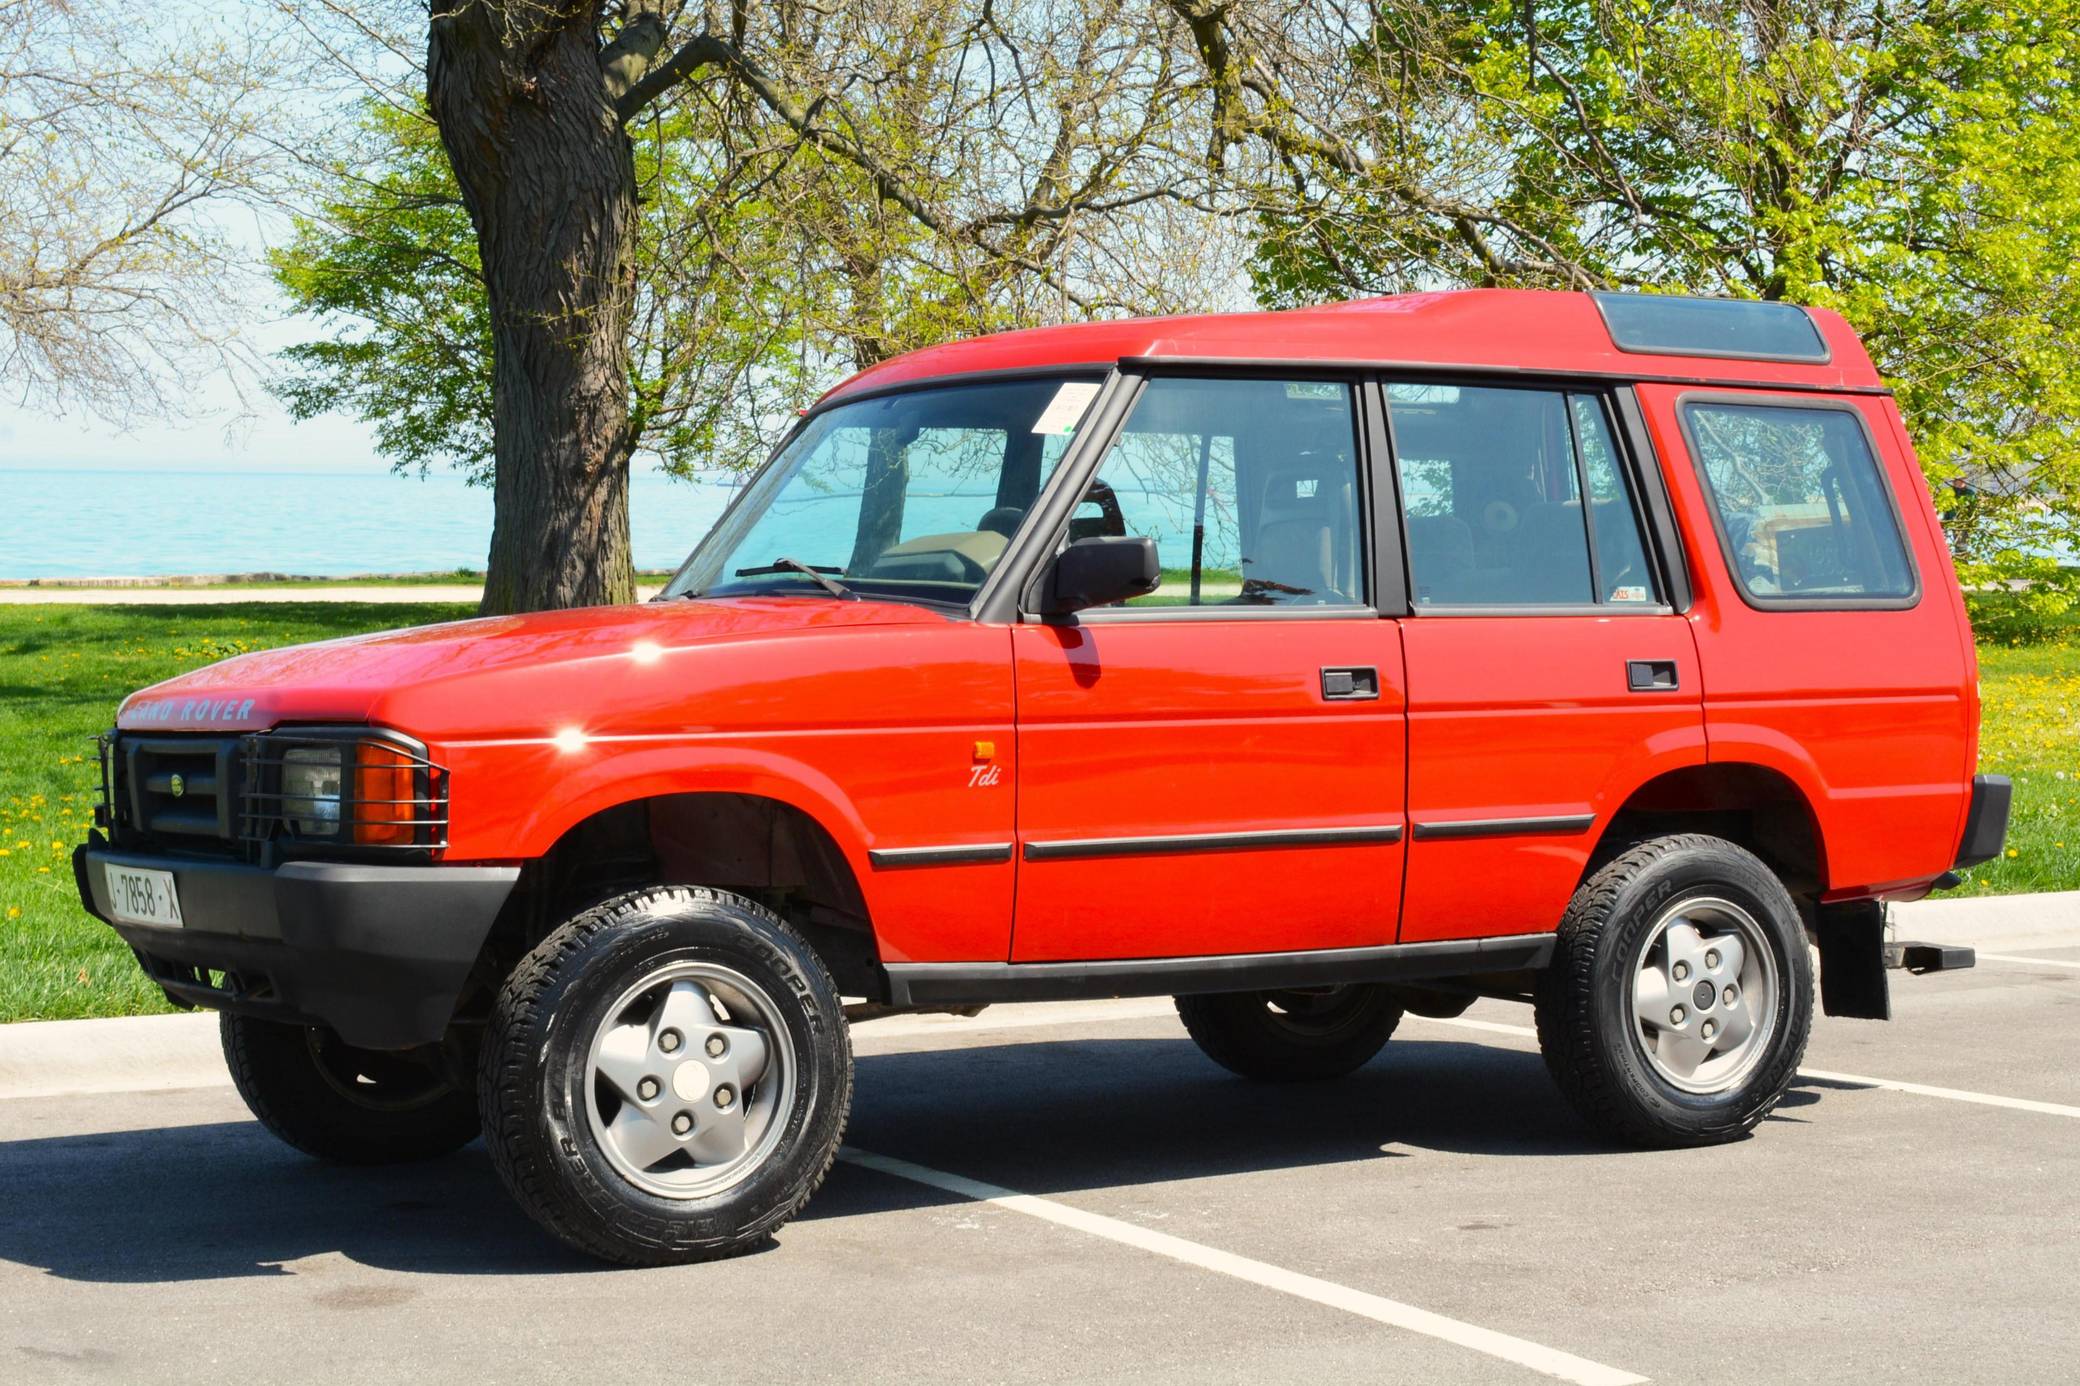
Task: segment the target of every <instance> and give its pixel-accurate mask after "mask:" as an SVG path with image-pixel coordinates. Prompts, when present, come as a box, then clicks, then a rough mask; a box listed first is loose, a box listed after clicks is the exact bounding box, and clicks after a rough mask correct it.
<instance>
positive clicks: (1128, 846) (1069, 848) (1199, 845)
mask: <svg viewBox="0 0 2080 1386" xmlns="http://www.w3.org/2000/svg"><path fill="white" fill-rule="evenodd" d="M1400 840H1401V825H1400V824H1399V823H1382V824H1379V825H1378V826H1376V827H1365V828H1276V829H1270V830H1267V831H1264V832H1250V833H1188V834H1184V835H1182V836H1176V837H1078V838H1060V839H1057V840H1055V841H1052V842H1028V843H1026V845H1025V858H1026V860H1027V861H1064V860H1067V859H1068V858H1071V857H1140V856H1166V855H1174V854H1176V853H1180V852H1245V851H1254V850H1257V849H1259V848H1265V847H1344V846H1357V845H1360V844H1365V843H1387V842H1399V841H1400Z"/></svg>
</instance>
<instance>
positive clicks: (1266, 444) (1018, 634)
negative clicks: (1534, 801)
mask: <svg viewBox="0 0 2080 1386" xmlns="http://www.w3.org/2000/svg"><path fill="white" fill-rule="evenodd" d="M1359 415H1360V406H1359V392H1358V390H1357V389H1356V388H1355V387H1354V386H1353V385H1352V384H1351V383H1349V382H1346V381H1342V380H1330V379H1293V380H1279V379H1262V378H1247V379H1246V378H1239V377H1232V378H1230V377H1206V376H1197V377H1187V376H1159V377H1157V378H1155V379H1153V380H1151V381H1149V382H1148V383H1147V385H1146V386H1145V388H1144V389H1143V391H1142V393H1141V395H1140V397H1139V399H1138V400H1137V401H1136V403H1135V405H1134V407H1133V410H1132V412H1131V414H1130V415H1129V417H1128V419H1127V422H1126V425H1125V427H1124V429H1123V431H1122V433H1121V435H1120V437H1119V438H1118V439H1117V440H1116V441H1115V442H1114V443H1113V445H1112V446H1111V448H1110V449H1109V451H1108V452H1107V453H1106V454H1105V456H1104V458H1103V459H1102V461H1101V462H1100V464H1099V466H1098V468H1097V471H1096V473H1095V475H1094V477H1093V478H1092V479H1091V480H1090V481H1089V482H1078V483H1075V484H1079V485H1083V486H1084V487H1085V488H1086V489H1085V491H1084V494H1085V496H1086V497H1087V498H1088V499H1087V500H1086V502H1085V503H1084V504H1082V505H1080V506H1079V507H1078V509H1077V512H1076V515H1075V516H1074V517H1073V518H1072V519H1071V521H1070V525H1069V532H1068V534H1067V535H1066V536H1064V537H1065V539H1073V538H1076V537H1081V536H1084V535H1087V534H1102V533H1111V534H1135V535H1147V536H1149V537H1151V538H1153V539H1155V541H1156V543H1157V545H1158V549H1159V553H1160V557H1161V560H1162V565H1163V584H1162V587H1161V588H1160V589H1159V590H1158V591H1157V592H1155V593H1154V594H1153V595H1151V596H1148V597H1144V598H1138V599H1136V600H1134V601H1131V602H1128V603H1125V604H1123V605H1121V606H1118V607H1112V608H1106V609H1103V610H1098V611H1088V612H1084V613H1082V614H1081V615H1080V616H1079V617H1077V618H1075V619H1072V620H1065V621H1051V622H1048V623H1044V624H1043V623H1039V622H1035V621H1031V620H1028V621H1026V622H1024V623H1022V624H1020V625H1019V626H1017V627H1016V628H1015V629H1014V631H1013V636H1012V646H1013V656H1014V662H1015V673H1016V688H1017V697H1018V764H1019V774H1018V840H1019V846H1020V853H1021V860H1020V862H1019V868H1018V885H1017V904H1016V911H1015V921H1014V931H1013V938H1012V953H1011V956H1012V960H1013V961H1015V962H1045V961H1059V960H1065V959H1096V958H1165V957H1183V956H1193V955H1205V954H1237V953H1252V952H1283V951H1290V950H1299V949H1321V948H1342V947H1353V946H1362V945H1374V944H1384V943H1391V942H1393V940H1394V933H1395V921H1396V915H1397V910H1398V906H1399V899H1400V893H1401V866H1402V853H1403V851H1404V843H1403V841H1402V837H1403V827H1404V824H1403V819H1402V796H1403V782H1404V774H1405V763H1404V756H1403V750H1404V738H1405V735H1406V731H1405V727H1404V722H1403V701H1404V687H1405V685H1404V679H1403V673H1402V661H1401V644H1400V637H1399V632H1398V629H1397V627H1396V625H1395V623H1394V622H1393V621H1391V620H1385V619H1382V618H1381V617H1380V615H1379V613H1378V610H1377V609H1376V606H1375V601H1376V598H1375V596H1374V591H1375V588H1374V584H1373V579H1372V569H1373V560H1372V556H1371V553H1372V547H1371V544H1370V542H1369V541H1370V536H1369V534H1368V526H1367V524H1366V523H1365V516H1366V515H1367V513H1368V504H1369V501H1370V488H1369V487H1368V486H1367V485H1366V484H1365V481H1364V475H1363V468H1362V465H1361V463H1362V452H1363V450H1362V449H1361V447H1360V443H1359V439H1360V437H1361V430H1360V427H1359V424H1360V418H1359Z"/></svg>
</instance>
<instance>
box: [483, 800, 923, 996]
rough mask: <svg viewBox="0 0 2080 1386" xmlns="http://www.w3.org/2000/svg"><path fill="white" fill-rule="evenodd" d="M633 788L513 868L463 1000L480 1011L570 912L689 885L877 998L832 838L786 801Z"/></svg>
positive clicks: (872, 960)
mask: <svg viewBox="0 0 2080 1386" xmlns="http://www.w3.org/2000/svg"><path fill="white" fill-rule="evenodd" d="M645 788H654V786H646V785H642V784H640V783H638V784H634V785H631V786H630V789H631V792H630V793H629V794H628V795H627V796H625V797H622V798H618V799H615V800H613V801H611V802H607V803H600V802H599V801H598V797H597V796H595V797H593V798H592V799H591V800H590V801H589V804H590V809H589V812H586V813H584V814H582V815H580V816H577V817H575V818H573V819H572V820H571V821H569V822H568V823H566V824H565V825H564V826H563V828H562V829H561V831H560V832H559V833H558V834H557V835H556V837H555V839H554V840H553V841H551V842H550V843H549V844H548V845H547V847H546V848H545V849H544V850H543V851H541V852H540V853H539V854H538V855H535V856H532V857H530V858H528V859H527V860H526V861H525V862H523V863H522V865H521V872H520V880H519V882H518V883H517V884H516V885H515V886H514V889H513V893H512V895H511V896H509V897H508V899H507V901H506V905H505V907H504V909H503V910H501V911H500V914H499V916H498V919H497V921H496V922H495V923H494V924H493V925H492V928H491V932H490V934H489V936H488V937H487V938H486V939H485V942H484V947H483V951H482V954H481V955H480V957H479V959H478V964H477V967H476V969H475V971H474V972H473V973H472V977H471V983H470V986H469V988H468V989H467V991H466V995H465V999H464V1010H465V1012H466V1011H467V1010H468V1009H469V1007H470V1006H471V1005H472V1004H478V1005H481V1004H485V1003H486V998H488V996H489V995H491V994H495V993H496V990H497V988H498V986H499V985H501V984H502V983H503V980H504V978H505V976H506V975H507V974H508V973H510V971H511V970H512V967H513V965H514V964H515V963H516V962H517V961H518V960H519V959H520V958H521V957H523V956H525V954H526V953H527V952H528V950H530V949H532V948H533V947H534V946H535V944H537V943H539V942H540V941H541V940H542V939H543V938H545V937H547V935H548V934H549V933H550V932H551V931H552V930H554V929H555V928H556V927H557V926H559V925H560V924H562V923H563V922H564V921H565V920H567V919H569V918H571V917H572V916H573V915H576V914H578V913H580V912H581V911H583V910H585V909H587V908H589V907H590V906H592V905H594V904H597V903H599V902H600V901H601V900H604V899H607V898H609V897H611V896H613V895H616V894H619V893H621V892H622V891H625V890H629V889H637V888H641V887H643V886H651V885H698V886H707V887H710V888H712V889H716V890H724V891H729V892H731V893H734V894H738V895H743V896H745V897H747V898H749V899H752V900H756V901H757V902H759V903H760V904H762V905H765V906H766V907H768V908H770V909H772V910H773V911H774V912H775V913H777V914H779V915H780V916H781V917H782V918H783V919H785V920H787V922H788V923H789V924H791V925H792V926H794V928H795V929H796V930H797V931H798V932H800V933H801V934H802V935H803V936H804V937H805V938H806V939H807V940H808V942H809V944H810V946H811V947H812V948H813V949H815V951H816V952H817V954H818V956H819V957H820V958H821V959H822V960H823V963H824V965H825V967H827V968H828V969H829V970H830V972H831V975H832V976H833V978H835V979H836V980H837V982H838V985H839V987H840V989H841V990H842V991H844V992H845V994H847V995H863V996H867V997H869V998H874V999H881V997H882V994H883V992H884V991H885V989H886V985H887V983H886V979H885V978H884V977H883V976H882V974H881V970H880V965H879V964H880V956H879V949H878V946H877V943H876V939H875V935H874V928H873V922H872V919H871V916H870V913H869V910H868V906H867V902H866V896H865V892H864V890H863V889H862V877H861V873H860V872H859V871H858V869H857V867H856V864H855V863H854V861H853V860H852V856H851V854H850V853H848V852H847V850H846V848H845V847H844V845H843V839H842V838H841V837H840V836H839V834H838V833H837V832H834V831H833V830H832V828H831V827H830V825H829V824H828V823H827V822H826V821H825V819H824V818H823V817H821V816H819V815H818V814H817V813H815V812H813V811H811V809H809V808H808V807H805V806H804V805H803V804H802V803H800V802H797V801H796V799H795V798H793V797H781V796H779V795H776V794H771V793H757V792H748V791H745V790H742V789H735V788H701V789H685V788H672V789H670V790H668V791H667V792H662V793H657V792H650V793H645V792H639V791H641V790H642V789H645Z"/></svg>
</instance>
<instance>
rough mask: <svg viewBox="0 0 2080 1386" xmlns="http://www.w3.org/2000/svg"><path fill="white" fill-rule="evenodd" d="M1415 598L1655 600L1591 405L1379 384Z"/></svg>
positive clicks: (1491, 391) (1562, 602)
mask: <svg viewBox="0 0 2080 1386" xmlns="http://www.w3.org/2000/svg"><path fill="white" fill-rule="evenodd" d="M1387 399H1388V403H1389V407H1390V408H1391V410H1392V412H1393V420H1394V447H1395V456H1394V462H1395V467H1396V469H1397V473H1398V476H1399V479H1400V484H1401V499H1402V507H1403V510H1404V511H1405V513H1406V515H1407V526H1408V563H1409V576H1410V578H1411V580H1412V583H1413V588H1412V591H1413V595H1414V598H1415V604H1416V606H1417V607H1418V608H1419V609H1420V608H1424V607H1453V606H1594V605H1599V604H1603V603H1612V604H1626V605H1630V604H1650V603H1653V602H1655V601H1656V600H1658V597H1659V594H1658V593H1657V591H1656V589H1655V582H1654V577H1653V568H1652V565H1651V564H1650V563H1649V562H1648V561H1647V554H1646V543H1645V540H1644V538H1643V537H1642V534H1641V530H1640V521H1639V513H1638V507H1637V506H1635V505H1634V503H1633V498H1632V493H1631V490H1630V488H1629V487H1628V486H1627V484H1626V481H1625V473H1624V470H1623V468H1622V467H1621V466H1620V464H1619V459H1618V452H1617V446H1616V444H1615V442H1614V441H1613V438H1612V434H1611V429H1610V422H1609V420H1608V419H1607V418H1606V417H1605V413H1604V408H1603V403H1602V401H1601V400H1600V399H1599V398H1598V397H1597V396H1594V395H1576V394H1568V393H1566V392H1563V391H1559V390H1520V389H1513V388H1506V387H1488V386H1471V385H1417V384H1397V385H1389V386H1388V387H1387Z"/></svg>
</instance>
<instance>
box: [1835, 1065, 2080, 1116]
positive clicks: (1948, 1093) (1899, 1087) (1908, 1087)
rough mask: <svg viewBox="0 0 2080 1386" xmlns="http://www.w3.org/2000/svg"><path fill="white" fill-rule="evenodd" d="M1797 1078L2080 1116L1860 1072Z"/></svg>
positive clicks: (2050, 1106) (2077, 1111) (2051, 1105)
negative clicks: (1868, 1075)
mask: <svg viewBox="0 0 2080 1386" xmlns="http://www.w3.org/2000/svg"><path fill="white" fill-rule="evenodd" d="M1798 1076H1799V1077H1801V1078H1818V1079H1819V1080H1820V1081H1821V1082H1823V1083H1853V1084H1855V1085H1856V1086H1857V1087H1860V1088H1883V1089H1885V1090H1886V1091H1887V1092H1910V1093H1913V1094H1914V1095H1915V1096H1917V1097H1940V1098H1943V1099H1945V1100H1947V1101H1950V1102H1976V1103H1977V1104H1979V1105H1980V1106H1982V1107H2007V1108H2010V1109H2011V1110H2013V1111H2017V1112H2037V1113H2040V1114H2041V1115H2044V1116H2061V1117H2080V1107H2068V1106H2066V1105H2064V1104H2063V1103H2059V1102H2037V1101H2033V1100H2032V1099H2030V1098H2027V1097H2002V1096H2000V1095H1998V1094H1996V1093H1990V1092H1967V1091H1965V1090H1964V1089H1963V1088H1936V1087H1930V1086H1929V1085H1928V1084H1926V1083H1902V1082H1900V1081H1899V1080H1898V1079H1895V1078H1866V1077H1865V1076H1864V1075H1862V1074H1860V1073H1830V1072H1828V1071H1827V1070H1826V1069H1824V1068H1802V1069H1800V1070H1799V1071H1798Z"/></svg>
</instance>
